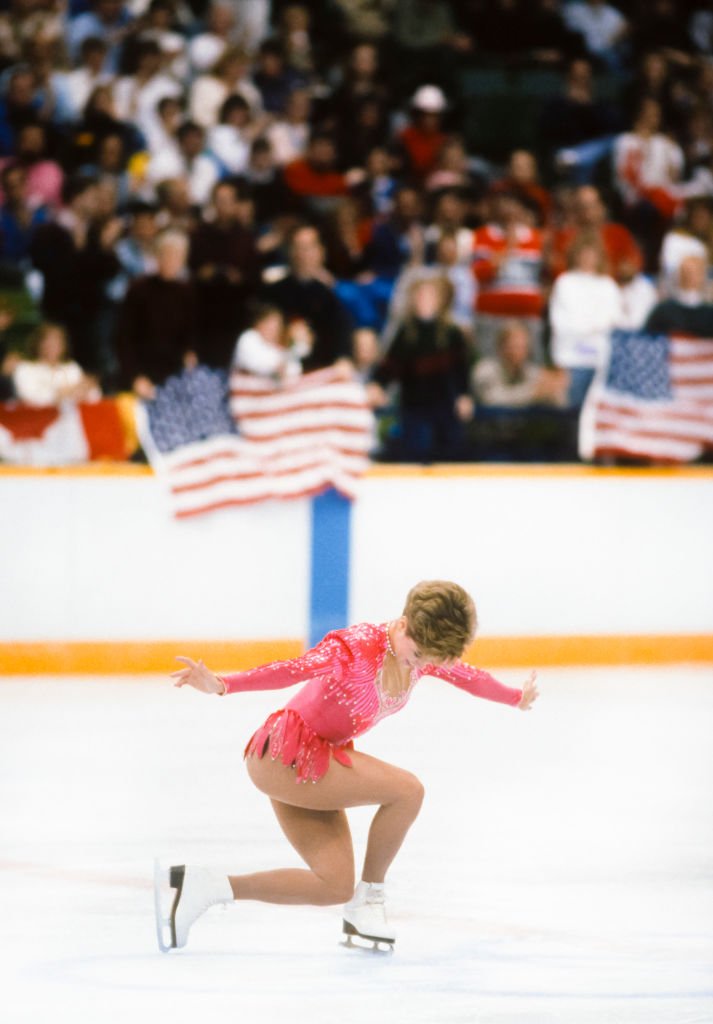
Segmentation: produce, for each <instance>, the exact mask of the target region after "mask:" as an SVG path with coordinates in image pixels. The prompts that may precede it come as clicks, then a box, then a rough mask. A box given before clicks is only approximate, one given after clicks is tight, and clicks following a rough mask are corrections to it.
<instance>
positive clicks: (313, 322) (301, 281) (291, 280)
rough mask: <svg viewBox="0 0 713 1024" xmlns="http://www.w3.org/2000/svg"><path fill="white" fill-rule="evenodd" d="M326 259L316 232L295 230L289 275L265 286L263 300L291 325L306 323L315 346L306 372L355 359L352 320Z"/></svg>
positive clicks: (307, 358)
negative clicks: (332, 281)
mask: <svg viewBox="0 0 713 1024" xmlns="http://www.w3.org/2000/svg"><path fill="white" fill-rule="evenodd" d="M324 256H325V254H324V246H323V245H322V241H321V239H320V236H319V232H318V231H317V229H316V228H314V227H311V226H309V225H300V226H299V227H297V228H295V230H294V231H293V232H292V235H291V236H290V239H289V243H288V257H289V272H288V274H287V275H286V276H285V277H283V278H282V279H281V280H279V281H275V282H274V283H272V284H269V285H267V286H265V287H264V288H263V292H262V296H261V298H262V299H263V300H264V301H265V302H267V303H268V304H270V305H275V306H278V307H279V308H280V309H281V310H282V312H283V314H284V316H285V319H286V320H287V321H288V322H289V321H291V320H304V321H305V322H306V324H307V325H308V327H309V328H310V330H311V332H312V334H313V335H314V344H313V346H312V351H311V352H310V354H309V355H308V356H305V357H304V358H303V360H302V365H303V368H304V369H305V370H317V369H320V368H321V367H324V366H333V365H335V364H339V365H341V364H343V362H344V361H345V360H348V359H349V358H350V356H351V350H352V339H351V334H352V322H351V318H350V316H349V313H348V312H347V310H346V308H345V307H344V305H343V304H342V303H341V302H340V301H339V299H338V298H337V296H336V295H335V293H334V289H333V287H332V284H331V277H330V275H329V274H328V272H327V270H326V268H325V265H324Z"/></svg>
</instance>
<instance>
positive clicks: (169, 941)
mask: <svg viewBox="0 0 713 1024" xmlns="http://www.w3.org/2000/svg"><path fill="white" fill-rule="evenodd" d="M166 874H167V873H166V871H165V870H164V869H162V868H161V865H160V864H159V862H158V860H155V861H154V871H153V891H154V914H155V917H156V939H157V941H158V948H159V949H160V950H161V952H162V953H170V952H171V950H172V949H176V948H177V946H176V926H175V913H176V906H177V904H178V900H179V898H180V895H181V888H182V886H183V876H184V874H185V868H182V867H181V868H175V867H174V868H171V869H170V871H169V872H168V881H169V884H170V886H171V888H172V889H175V890H176V894H175V896H174V898H173V905H172V907H171V913H170V915H169V916H166V915H165V914H164V912H163V910H162V908H161V886H162V884H164V883H165V881H166V880H167V879H166Z"/></svg>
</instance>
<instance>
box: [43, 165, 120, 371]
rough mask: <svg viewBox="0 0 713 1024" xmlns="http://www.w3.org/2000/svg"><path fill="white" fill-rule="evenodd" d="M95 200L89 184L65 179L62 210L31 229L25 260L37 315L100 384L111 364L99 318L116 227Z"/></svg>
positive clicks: (113, 267) (113, 268) (111, 270)
mask: <svg viewBox="0 0 713 1024" xmlns="http://www.w3.org/2000/svg"><path fill="white" fill-rule="evenodd" d="M101 198H102V197H101V191H100V188H99V187H98V183H97V181H96V180H95V179H93V178H87V177H85V176H81V175H79V176H74V177H71V178H69V179H68V180H67V181H66V182H65V184H64V189H63V200H64V205H63V207H62V209H61V210H60V211H59V213H58V214H57V216H56V218H55V220H54V221H51V222H49V223H47V224H42V225H40V226H39V227H38V228H37V229H36V231H35V233H34V236H33V238H32V241H31V243H30V257H31V260H32V265H33V268H34V269H35V270H37V271H39V273H40V274H42V279H43V288H42V301H41V308H42V312H43V315H44V316H45V317H46V318H47V319H48V320H52V321H53V322H55V323H60V324H62V326H63V327H65V328H66V329H67V331H68V333H69V338H70V344H71V348H72V352H73V353H74V357H75V358H76V359H77V361H78V362H79V363H80V365H81V366H82V367H84V369H85V370H86V371H87V372H89V373H93V374H96V375H97V376H99V377H102V378H103V377H104V376H105V375H106V374H108V373H110V372H111V371H112V369H113V362H114V360H113V346H112V343H111V339H110V338H107V337H106V336H105V335H104V334H103V333H102V331H101V323H100V317H101V312H102V307H103V305H104V302H105V295H106V288H107V284H108V282H109V281H110V280H111V279H112V278H113V277H114V275H115V274H116V272H117V269H118V264H117V260H116V256H115V254H114V245H115V244H116V241H117V238H118V232H119V230H120V228H121V224H120V222H118V221H117V220H116V218H114V217H110V218H109V219H108V220H107V219H105V212H103V211H102V209H101Z"/></svg>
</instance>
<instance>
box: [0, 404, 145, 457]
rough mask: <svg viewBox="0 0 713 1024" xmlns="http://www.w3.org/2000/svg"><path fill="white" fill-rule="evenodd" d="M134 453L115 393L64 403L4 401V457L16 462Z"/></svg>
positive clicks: (0, 416) (0, 419) (0, 436)
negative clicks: (97, 399)
mask: <svg viewBox="0 0 713 1024" xmlns="http://www.w3.org/2000/svg"><path fill="white" fill-rule="evenodd" d="M128 455H129V451H128V449H127V441H126V437H125V433H124V428H123V425H122V418H121V415H120V413H119V409H118V407H117V404H116V402H115V400H114V399H110V398H106V399H102V400H101V401H99V402H78V403H74V402H65V403H63V404H62V405H60V406H54V405H51V406H32V405H23V404H22V403H20V402H2V403H0V461H2V462H6V463H10V464H11V465H16V466H66V465H72V464H76V463H81V462H90V461H92V460H94V459H115V460H123V459H126V458H127V456H128Z"/></svg>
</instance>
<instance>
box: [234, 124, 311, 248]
mask: <svg viewBox="0 0 713 1024" xmlns="http://www.w3.org/2000/svg"><path fill="white" fill-rule="evenodd" d="M245 180H246V181H247V184H248V187H249V189H250V193H251V195H252V198H253V201H254V204H255V222H256V224H257V227H258V230H259V231H266V230H269V229H270V228H271V227H272V226H274V223H275V221H277V220H280V219H282V218H284V217H285V216H288V215H290V214H294V213H295V212H296V210H297V208H298V206H299V203H298V201H297V200H296V199H295V197H294V196H293V195H292V193H291V192H290V190H289V189H288V188H287V185H286V184H285V176H284V173H283V170H282V168H281V167H280V166H278V164H277V162H276V161H275V158H274V155H273V152H272V146H271V145H270V142H269V141H268V139H266V138H264V137H260V138H257V139H255V141H254V142H253V144H252V146H251V147H250V160H249V163H248V166H247V170H246V172H245Z"/></svg>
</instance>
